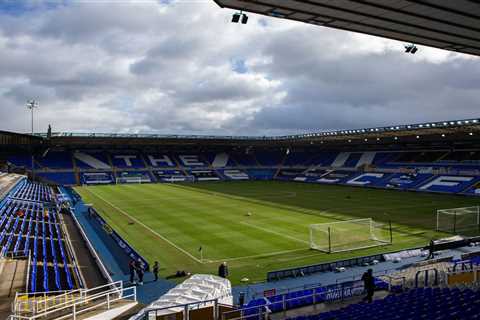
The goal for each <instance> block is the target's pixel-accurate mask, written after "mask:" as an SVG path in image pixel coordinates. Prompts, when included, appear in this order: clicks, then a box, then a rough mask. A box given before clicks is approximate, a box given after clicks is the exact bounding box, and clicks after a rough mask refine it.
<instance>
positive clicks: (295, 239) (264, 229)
mask: <svg viewBox="0 0 480 320" xmlns="http://www.w3.org/2000/svg"><path fill="white" fill-rule="evenodd" d="M240 223H241V224H243V225H246V226H249V227H252V228H256V229H259V230H262V231H265V232H268V233H272V234H274V235H277V236H279V237H283V238H287V239H290V240H293V241H297V242H302V243H306V244H310V243H309V242H308V241H305V240H302V239H298V238H295V237H292V236H289V235H286V234H282V233H280V232H276V231H273V230H269V229H267V228H263V227H259V226H256V225H254V224H251V223H248V222H245V221H240Z"/></svg>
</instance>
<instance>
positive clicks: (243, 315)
mask: <svg viewBox="0 0 480 320" xmlns="http://www.w3.org/2000/svg"><path fill="white" fill-rule="evenodd" d="M363 288H364V287H363V284H362V285H359V286H351V287H350V290H351V291H352V295H348V296H345V295H344V290H345V288H343V287H341V286H339V287H338V288H336V289H334V290H331V291H323V292H315V289H307V290H312V291H313V292H312V293H311V294H307V295H302V296H299V297H291V298H287V295H288V294H287V293H285V294H282V300H281V301H275V302H270V301H268V302H267V303H266V304H264V305H258V306H252V307H248V308H242V309H238V310H233V311H228V312H224V313H222V317H221V319H222V320H226V319H228V320H242V319H261V317H262V316H264V315H267V314H268V313H271V309H270V308H271V307H272V305H277V304H280V303H281V304H282V310H283V311H285V310H287V303H288V302H290V301H296V300H303V299H308V298H312V304H316V303H320V302H328V301H337V300H342V301H343V300H345V299H346V298H351V297H353V296H356V295H358V294H353V291H356V290H358V292H360V289H361V291H362V292H363ZM337 294H340V295H339V299H332V300H326V299H319V300H317V299H318V297H319V296H321V297H326V296H329V295H333V296H336V295H337ZM255 309H257V310H258V311H257V312H256V313H249V312H245V311H247V310H255ZM236 314H240V315H239V316H235V315H236ZM229 315H232V316H229Z"/></svg>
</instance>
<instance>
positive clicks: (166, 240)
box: [86, 188, 203, 264]
mask: <svg viewBox="0 0 480 320" xmlns="http://www.w3.org/2000/svg"><path fill="white" fill-rule="evenodd" d="M86 190H87V191H88V192H90V193H91V194H93V195H94V196H95V197H97V198H99V199H100V200H102V201H104V202H105V203H107V204H108V205H110V206H111V207H112V208H114V209H116V210H118V211H120V212H121V213H122V214H124V215H126V216H127V217H129V218H130V219H132V220H134V221H135V222H136V223H138V224H140V225H141V226H143V227H144V228H145V229H147V230H148V231H150V232H151V233H153V234H154V235H156V236H157V237H159V238H160V239H162V240H164V241H165V242H167V243H168V244H170V245H171V246H172V247H174V248H175V249H177V250H179V251H181V252H183V253H184V254H185V255H187V256H188V257H190V258H191V259H193V260H195V261H196V262H198V263H201V264H203V262H202V261H201V260H200V259H198V258H196V257H195V256H193V255H192V254H190V253H189V252H188V251H186V250H184V249H182V248H180V247H179V246H177V245H176V244H175V243H173V242H172V241H170V240H168V239H167V238H165V237H164V236H162V235H161V234H159V233H158V232H156V231H155V230H153V229H152V228H150V227H149V226H147V225H146V224H144V223H143V222H141V221H140V220H138V219H137V218H135V217H132V216H131V215H130V214H128V213H127V212H125V211H124V210H123V209H120V208H119V207H117V206H116V205H114V204H113V203H111V202H110V201H108V200H106V199H104V198H103V197H101V196H99V195H98V194H96V193H95V192H93V191H91V190H89V189H88V188H86Z"/></svg>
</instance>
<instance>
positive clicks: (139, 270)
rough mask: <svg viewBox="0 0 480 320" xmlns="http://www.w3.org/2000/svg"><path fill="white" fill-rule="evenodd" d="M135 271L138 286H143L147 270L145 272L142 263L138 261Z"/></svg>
mask: <svg viewBox="0 0 480 320" xmlns="http://www.w3.org/2000/svg"><path fill="white" fill-rule="evenodd" d="M135 271H136V272H137V275H138V284H139V285H143V274H144V273H145V270H143V266H142V264H141V263H140V261H137V264H136V268H135Z"/></svg>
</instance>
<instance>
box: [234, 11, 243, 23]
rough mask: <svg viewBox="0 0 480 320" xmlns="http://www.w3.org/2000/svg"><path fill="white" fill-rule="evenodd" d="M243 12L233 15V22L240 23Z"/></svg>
mask: <svg viewBox="0 0 480 320" xmlns="http://www.w3.org/2000/svg"><path fill="white" fill-rule="evenodd" d="M240 17H241V14H240V13H238V12H236V13H234V14H233V16H232V23H238V21H240Z"/></svg>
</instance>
